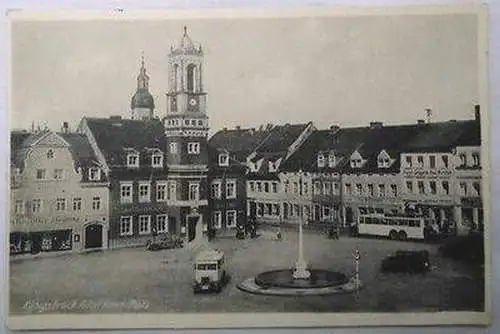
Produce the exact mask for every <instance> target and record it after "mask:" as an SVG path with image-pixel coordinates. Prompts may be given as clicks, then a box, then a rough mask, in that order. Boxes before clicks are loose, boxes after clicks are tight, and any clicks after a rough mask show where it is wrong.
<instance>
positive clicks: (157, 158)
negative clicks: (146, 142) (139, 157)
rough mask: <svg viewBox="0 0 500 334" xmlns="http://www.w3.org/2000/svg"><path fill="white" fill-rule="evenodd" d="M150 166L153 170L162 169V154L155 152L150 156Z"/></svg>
mask: <svg viewBox="0 0 500 334" xmlns="http://www.w3.org/2000/svg"><path fill="white" fill-rule="evenodd" d="M151 164H152V165H153V168H162V167H163V154H161V153H160V152H155V153H153V155H152V156H151Z"/></svg>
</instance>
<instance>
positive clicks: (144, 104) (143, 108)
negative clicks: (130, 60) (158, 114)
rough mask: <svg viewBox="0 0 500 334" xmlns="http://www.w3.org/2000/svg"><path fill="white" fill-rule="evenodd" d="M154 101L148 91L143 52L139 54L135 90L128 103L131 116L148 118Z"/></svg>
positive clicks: (152, 109) (151, 115)
mask: <svg viewBox="0 0 500 334" xmlns="http://www.w3.org/2000/svg"><path fill="white" fill-rule="evenodd" d="M154 109H155V102H154V98H153V96H152V95H151V94H150V93H149V76H148V75H147V74H146V68H145V67H144V54H142V56H141V68H140V70H139V75H138V76H137V90H136V92H135V94H134V96H132V101H131V103H130V110H131V118H132V119H137V120H148V119H152V118H153V117H154Z"/></svg>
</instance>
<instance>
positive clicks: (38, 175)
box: [10, 124, 109, 254]
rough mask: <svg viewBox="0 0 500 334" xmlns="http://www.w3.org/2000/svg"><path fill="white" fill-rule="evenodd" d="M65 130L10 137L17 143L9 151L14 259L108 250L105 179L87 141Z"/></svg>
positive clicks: (11, 236) (11, 243) (106, 185)
mask: <svg viewBox="0 0 500 334" xmlns="http://www.w3.org/2000/svg"><path fill="white" fill-rule="evenodd" d="M65 125H66V126H65V127H64V129H65V130H64V131H65V132H63V133H55V132H51V131H41V132H36V133H21V134H19V133H18V134H12V135H11V137H17V138H13V143H15V144H14V147H12V150H11V176H12V177H11V188H10V197H11V201H10V203H11V208H10V210H11V215H10V217H11V226H10V227H11V228H10V251H11V253H13V254H19V253H38V252H40V251H41V252H51V251H83V250H88V249H105V248H107V247H108V229H109V221H108V216H109V214H108V203H109V200H108V194H109V185H108V182H107V179H106V175H105V173H103V171H102V166H101V165H100V164H99V162H98V160H97V158H96V157H95V156H94V154H93V152H92V149H91V147H90V145H89V142H88V140H87V137H86V136H84V135H81V134H76V133H69V132H68V130H67V124H65ZM21 138H22V139H21ZM16 146H17V147H16Z"/></svg>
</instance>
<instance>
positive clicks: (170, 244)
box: [146, 235, 184, 251]
mask: <svg viewBox="0 0 500 334" xmlns="http://www.w3.org/2000/svg"><path fill="white" fill-rule="evenodd" d="M183 246H184V243H183V241H182V239H181V238H178V237H176V236H169V235H164V236H160V237H157V238H155V239H152V240H149V241H148V242H147V243H146V249H147V250H150V251H157V250H162V249H173V248H182V247H183Z"/></svg>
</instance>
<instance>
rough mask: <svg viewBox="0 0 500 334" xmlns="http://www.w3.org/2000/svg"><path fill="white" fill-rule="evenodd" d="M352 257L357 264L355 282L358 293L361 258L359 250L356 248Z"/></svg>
mask: <svg viewBox="0 0 500 334" xmlns="http://www.w3.org/2000/svg"><path fill="white" fill-rule="evenodd" d="M352 256H353V258H354V263H355V272H354V280H355V284H356V292H357V291H358V290H359V260H360V258H361V255H360V254H359V249H358V248H356V249H355V250H354V252H353V253H352Z"/></svg>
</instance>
